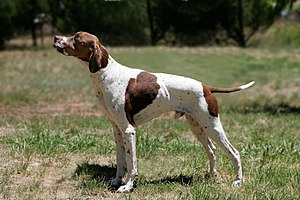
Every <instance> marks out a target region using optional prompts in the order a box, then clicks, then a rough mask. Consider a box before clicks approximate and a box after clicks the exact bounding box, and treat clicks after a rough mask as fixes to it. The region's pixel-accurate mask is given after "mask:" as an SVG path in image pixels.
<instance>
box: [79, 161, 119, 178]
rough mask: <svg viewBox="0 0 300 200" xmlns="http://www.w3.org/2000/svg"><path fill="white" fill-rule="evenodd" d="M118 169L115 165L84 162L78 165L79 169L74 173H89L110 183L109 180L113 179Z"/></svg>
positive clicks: (80, 174) (90, 175)
mask: <svg viewBox="0 0 300 200" xmlns="http://www.w3.org/2000/svg"><path fill="white" fill-rule="evenodd" d="M116 171H117V168H116V167H115V166H113V165H111V166H105V165H103V166H101V165H98V164H89V163H83V164H81V165H77V169H76V170H75V172H74V175H75V176H83V175H88V176H89V177H91V179H93V180H96V181H99V182H105V183H109V181H111V180H112V179H113V178H114V177H115V175H116Z"/></svg>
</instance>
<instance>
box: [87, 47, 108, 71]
mask: <svg viewBox="0 0 300 200" xmlns="http://www.w3.org/2000/svg"><path fill="white" fill-rule="evenodd" d="M90 50H91V55H90V59H89V70H90V72H91V73H95V72H97V71H99V70H100V69H101V68H104V67H106V65H107V63H108V57H109V56H108V52H107V50H106V49H105V48H104V47H103V46H102V45H101V44H99V43H98V42H94V43H93V44H92V45H91V46H90Z"/></svg>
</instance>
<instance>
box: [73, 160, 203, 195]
mask: <svg viewBox="0 0 300 200" xmlns="http://www.w3.org/2000/svg"><path fill="white" fill-rule="evenodd" d="M116 171H117V168H116V166H114V165H110V166H108V165H98V164H89V163H83V164H81V165H77V168H76V170H75V172H74V175H75V176H76V177H81V176H82V177H83V178H84V176H88V177H90V178H89V179H87V180H86V181H89V180H90V179H92V180H93V181H96V182H98V183H103V184H104V185H103V187H107V188H109V189H111V190H115V189H116V188H111V187H110V186H109V183H110V181H111V180H112V179H113V178H114V177H115V175H116ZM205 180H206V178H205V177H203V176H188V175H183V174H180V175H176V176H166V177H163V178H160V179H154V180H146V179H145V178H144V177H141V176H139V177H137V179H136V183H135V184H136V185H137V186H139V185H152V184H154V185H156V184H174V183H177V184H180V185H183V186H190V185H192V184H193V182H195V181H196V182H203V181H205Z"/></svg>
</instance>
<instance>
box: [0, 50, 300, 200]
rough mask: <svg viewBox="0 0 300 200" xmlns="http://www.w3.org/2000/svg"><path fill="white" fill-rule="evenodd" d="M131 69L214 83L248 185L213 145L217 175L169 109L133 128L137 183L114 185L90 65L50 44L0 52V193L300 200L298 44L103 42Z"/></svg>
mask: <svg viewBox="0 0 300 200" xmlns="http://www.w3.org/2000/svg"><path fill="white" fill-rule="evenodd" d="M108 49H109V51H110V53H111V55H112V56H113V57H114V58H115V59H116V60H118V61H119V62H121V63H122V64H125V65H127V66H131V67H138V68H143V69H145V70H148V71H152V72H167V73H173V74H179V75H184V76H189V77H192V78H195V79H197V80H200V81H202V82H204V83H206V84H209V85H213V86H224V87H229V86H237V85H241V84H245V83H247V82H249V81H252V80H255V81H256V84H255V86H254V87H252V88H250V89H248V90H246V91H242V92H240V93H233V94H218V95H217V96H218V100H219V106H220V113H221V120H222V123H223V125H224V128H225V130H226V132H227V135H228V138H229V140H230V141H231V143H232V144H233V145H234V146H235V147H236V148H237V149H238V150H239V151H240V153H241V159H242V165H243V170H244V178H245V184H244V185H243V186H242V187H240V188H232V187H231V183H232V181H233V179H234V174H233V166H232V163H231V162H230V161H229V159H228V158H227V157H226V155H225V154H224V153H223V152H222V151H220V149H219V148H217V167H218V169H217V170H218V174H217V176H216V177H213V178H211V179H207V178H206V177H205V176H204V175H205V173H206V171H207V169H208V160H207V156H206V154H205V152H204V148H203V147H202V146H201V145H200V144H199V143H198V142H197V141H196V139H195V138H194V137H193V135H192V133H191V131H190V130H189V128H188V125H187V123H185V120H184V119H180V120H174V119H172V117H171V114H170V113H168V114H166V115H163V116H162V117H160V118H159V119H157V120H153V121H151V122H149V123H147V124H145V125H143V126H140V127H139V129H138V132H137V155H138V168H139V176H138V178H137V180H136V184H135V190H134V191H133V192H132V193H129V194H119V193H115V192H114V191H113V190H112V189H111V188H109V185H108V183H109V181H110V180H111V179H112V178H113V176H114V174H115V171H116V165H115V145H114V141H113V136H112V129H111V127H110V125H109V123H108V121H107V120H106V118H105V117H103V115H102V113H101V111H100V110H99V108H98V106H97V102H96V98H95V95H94V92H93V89H92V85H91V83H90V81H89V78H88V74H87V72H86V71H85V70H84V69H83V68H82V67H81V66H80V63H79V62H78V61H77V60H76V59H74V58H71V57H68V58H67V57H64V56H62V55H60V54H58V53H57V52H56V51H55V50H53V49H51V48H45V49H40V50H23V51H16V50H10V51H4V52H0V88H1V90H0V199H56V198H57V199H299V198H300V197H299V194H300V187H299V185H300V134H299V127H300V125H299V121H300V96H299V91H300V76H299V74H300V55H299V51H297V49H292V48H290V49H275V50H274V49H267V48H264V49H263V48H248V49H239V48H235V47H207V48H200V47H198V48H167V47H156V48H150V47H147V48H146V47H145V48H142V47H141V48H133V47H132V48H130V47H127V48H116V47H114V48H113V47H111V48H110V47H109V48H108Z"/></svg>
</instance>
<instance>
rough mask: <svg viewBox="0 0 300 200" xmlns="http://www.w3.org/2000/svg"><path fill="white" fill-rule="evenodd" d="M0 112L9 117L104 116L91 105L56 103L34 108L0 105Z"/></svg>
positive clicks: (39, 105)
mask: <svg viewBox="0 0 300 200" xmlns="http://www.w3.org/2000/svg"><path fill="white" fill-rule="evenodd" d="M0 112H3V113H5V114H6V115H9V116H20V115H26V116H33V115H84V116H86V115H95V116H103V113H102V112H101V111H100V109H99V108H98V107H97V106H95V105H94V104H91V103H79V102H73V103H55V104H38V105H34V106H30V105H27V106H23V107H11V106H3V105H0Z"/></svg>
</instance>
